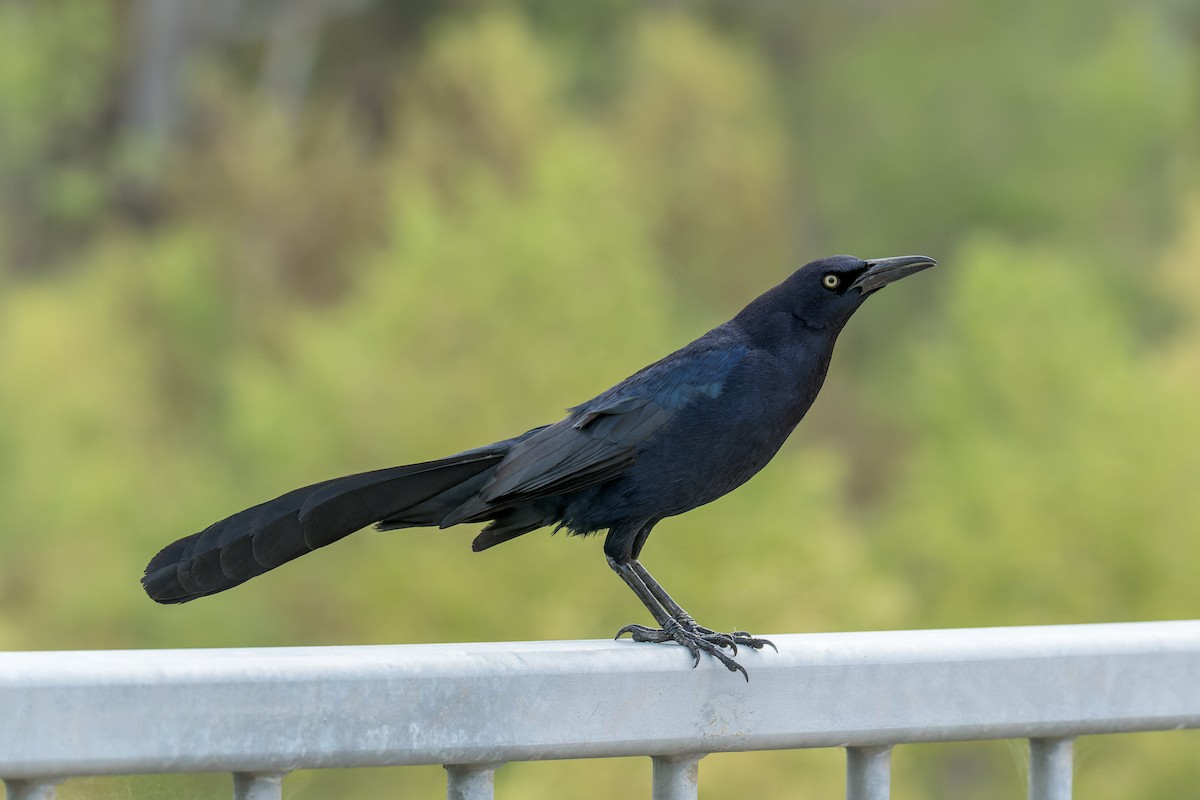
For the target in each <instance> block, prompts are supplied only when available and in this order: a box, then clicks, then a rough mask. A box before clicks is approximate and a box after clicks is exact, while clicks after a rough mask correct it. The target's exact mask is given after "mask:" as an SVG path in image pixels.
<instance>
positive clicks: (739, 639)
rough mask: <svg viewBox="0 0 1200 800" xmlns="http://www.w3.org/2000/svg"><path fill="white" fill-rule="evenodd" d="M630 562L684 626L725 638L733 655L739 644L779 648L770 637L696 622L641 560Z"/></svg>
mask: <svg viewBox="0 0 1200 800" xmlns="http://www.w3.org/2000/svg"><path fill="white" fill-rule="evenodd" d="M630 564H631V566H632V567H633V571H634V573H635V574H636V575H637V576H638V577H639V578H641V580H642V583H644V584H645V585H646V588H647V589H649V590H650V594H652V595H654V599H655V600H657V601H658V602H659V603H660V604H661V605H662V607H663V609H664V610H665V611H666V612H667V613H668V614H670V615H671V617H672V618H673V619H674V620H675V621H676V622H678V623H679V624H680V625H682V626H683V627H684V628H687V629H689V630H692V631H695V632H696V633H700V634H703V635H705V636H712V637H716V638H719V639H723V640H725V641H726V642H727V644H728V646H729V647H732V648H733V653H734V655H737V646H738V645H741V646H742V647H752V648H754V649H755V650H761V649H762V648H763V647H766V646H767V645H770V646H771V649H772V650H774V651H775V652H776V653H778V652H779V648H778V647H776V646H775V643H774V642H772V641H771V640H770V639H759V638H756V637H754V636H751V635H750V633H749V632H747V631H732V632H731V633H718V632H716V631H714V630H711V629H709V628H705V627H704V626H703V625H700V624H698V623H697V622H696V620H694V619H693V618H692V615H691V614H689V613H687V612H686V611H684V610H683V608H682V607H681V606H680V605H679V603H676V602H675V601H674V600H673V599H672V598H671V595H669V594H667V590H666V589H664V588H663V587H662V584H661V583H659V582H658V581H656V580H655V579H654V576H653V575H651V574H650V572H649V570H647V569H646V568H645V567H643V566H642V562H640V561H638V560H637V559H636V558H635V559H633V561H631V562H630Z"/></svg>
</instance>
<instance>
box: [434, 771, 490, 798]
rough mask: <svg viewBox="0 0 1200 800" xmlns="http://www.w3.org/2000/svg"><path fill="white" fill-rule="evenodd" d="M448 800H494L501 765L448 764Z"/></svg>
mask: <svg viewBox="0 0 1200 800" xmlns="http://www.w3.org/2000/svg"><path fill="white" fill-rule="evenodd" d="M445 766H446V800H492V798H493V797H495V796H496V767H498V766H500V765H499V764H446V765H445Z"/></svg>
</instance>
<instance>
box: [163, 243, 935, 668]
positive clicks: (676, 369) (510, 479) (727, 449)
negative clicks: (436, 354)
mask: <svg viewBox="0 0 1200 800" xmlns="http://www.w3.org/2000/svg"><path fill="white" fill-rule="evenodd" d="M935 264H936V262H935V261H934V260H933V259H931V258H927V257H925V256H901V257H898V258H880V259H871V260H867V261H863V260H860V259H858V258H854V257H853V256H832V257H830V258H823V259H820V260H818V261H813V262H811V263H809V264H806V265H805V266H803V267H801V268H800V269H799V270H797V271H796V272H794V273H793V274H792V275H791V276H790V277H789V278H787V279H786V280H785V281H783V283H781V284H779V285H778V286H776V287H774V288H773V289H770V290H768V291H767V292H766V293H765V294H763V295H761V296H760V297H758V298H756V299H755V300H753V301H752V302H751V303H750V304H749V305H748V306H746V307H745V308H744V309H742V311H741V312H740V313H739V314H738V315H737V316H735V317H734V318H733V319H731V320H730V321H728V322H726V323H724V324H721V325H718V326H717V327H716V328H713V329H712V330H711V331H709V332H708V333H706V334H704V335H703V336H701V337H700V338H699V339H696V340H695V341H694V342H692V343H691V344H688V345H686V346H685V347H683V348H682V349H680V350H677V351H675V352H674V353H672V354H670V355H669V356H667V357H666V358H663V359H662V360H660V361H656V362H655V363H653V364H651V365H650V366H648V367H646V368H645V369H642V370H641V371H639V372H636V373H634V374H633V375H632V376H630V377H629V378H626V379H625V380H624V381H621V382H620V383H618V384H617V385H616V386H614V387H612V388H611V389H609V390H607V391H605V392H602V393H601V394H599V395H597V396H596V397H594V398H592V399H591V400H588V401H587V402H585V403H581V404H580V405H577V406H575V407H574V408H572V409H570V410H569V413H568V414H567V416H566V418H565V419H562V420H560V421H558V422H556V423H554V424H552V425H546V426H543V427H540V428H534V429H533V430H531V431H528V432H526V433H523V434H521V435H520V436H517V437H515V438H512V439H505V440H504V441H501V442H496V443H495V444H489V445H486V446H484V447H479V448H476V449H474V450H467V451H465V452H462V453H458V454H457V455H452V456H449V457H447V458H443V459H439V460H437V461H427V462H424V463H421V464H410V465H407V466H400V467H391V468H389V469H380V470H375V471H373V472H363V473H360V474H357V475H349V476H346V477H342V478H334V479H332V480H327V481H322V482H321V483H315V484H313V485H311V486H305V487H304V488H302V489H295V490H293V491H291V492H288V493H287V494H285V495H283V496H281V497H277V498H275V499H274V500H270V501H267V502H266V503H263V504H261V505H257V506H254V507H253V508H249V509H246V510H245V511H241V512H238V513H237V514H234V515H233V516H231V517H229V518H227V519H224V520H221V521H220V522H216V523H213V524H212V525H210V526H209V527H207V528H205V529H204V530H202V531H200V532H199V533H195V534H192V535H191V536H188V537H185V538H183V539H180V540H178V541H177V542H174V543H173V544H170V545H167V547H166V548H164V549H163V550H162V551H161V552H160V553H159V554H158V555H156V556H155V557H154V558H153V559H152V560H151V561H150V564H149V565H148V566H147V567H146V573H145V576H144V577H143V578H142V585H143V586H144V587H145V590H146V593H147V594H149V595H150V597H151V598H153V599H154V600H156V601H158V602H160V603H183V602H187V601H188V600H193V599H195V598H197V597H203V596H205V595H210V594H214V593H216V592H222V591H224V590H226V589H229V588H232V587H234V586H237V585H238V584H240V583H242V582H244V581H247V580H249V579H250V578H253V577H255V576H257V575H261V574H263V573H264V572H267V571H268V570H271V569H274V568H275V567H278V566H279V565H281V564H283V563H285V562H287V561H290V560H292V559H293V558H298V557H299V556H302V555H304V554H305V553H308V552H309V551H311V550H315V549H317V548H318V547H324V546H325V545H327V544H331V543H333V542H335V541H337V540H338V539H341V538H342V537H344V536H347V535H348V534H351V533H353V532H355V531H357V530H359V529H361V528H364V527H366V526H367V525H370V524H372V523H374V524H375V526H376V527H377V528H379V529H380V530H393V529H396V528H410V527H423V526H437V527H439V528H448V527H450V526H451V525H458V524H459V523H480V522H486V523H488V524H487V526H486V527H485V528H484V529H483V531H482V532H481V533H479V535H478V536H476V537H475V540H474V542H473V543H472V549H473V550H475V551H479V550H486V549H488V548H489V547H492V546H493V545H497V544H500V543H502V542H507V541H508V540H509V539H513V538H515V537H517V536H520V535H521V534H524V533H528V532H530V531H532V530H535V529H537V528H542V527H545V526H547V525H557V526H558V527H559V528H565V529H566V530H567V531H569V532H570V533H572V534H588V533H594V532H597V531H602V530H607V531H608V535H607V537H606V538H605V540H604V554H605V555H606V556H607V557H608V564H609V566H610V567H612V569H613V571H615V572H616V573H617V574H618V575H619V576H620V577H621V580H623V581H625V583H626V584H628V586H629V588H630V589H632V590H633V591H634V593H635V594H636V595H637V596H638V599H639V600H641V601H642V603H644V604H645V606H646V608H647V609H648V610H649V611H650V614H651V615H652V616H653V617H654V621H655V622H656V623H657V624H658V626H659V627H657V628H650V627H646V626H644V625H626V626H625V627H624V628H622V629H621V630H620V631H618V633H617V636H618V637H620V636H621V635H622V634H625V633H629V634H631V635H632V637H633V638H634V639H635V640H637V641H639V642H677V643H679V644H681V645H683V646H684V647H686V648H687V649H688V650H689V651H690V652H691V654H692V657H693V666H695V665H696V664H698V663H699V661H700V653H701V652H702V651H703V652H705V653H708V654H709V655H711V656H713V657H714V658H716V659H718V660H719V661H720V662H721V663H722V664H724V665H725V666H726V667H727V668H728V669H729V670H731V671H740V672H741V673H742V675H743V676H746V670H745V669H744V668H743V667H742V666H741V665H740V664H738V663H737V662H736V661H735V660H734V659H733V657H732V656H734V655H736V654H737V647H738V646H739V645H741V646H745V647H752V648H756V649H758V648H762V647H763V646H764V645H768V644H770V642H768V641H767V640H765V639H758V638H755V637H753V636H751V635H750V634H749V633H747V632H745V631H735V632H733V633H717V632H716V631H713V630H710V629H708V628H704V627H701V626H700V625H698V624H697V623H696V621H695V620H694V619H692V617H691V616H689V615H688V614H687V612H685V611H684V610H683V609H682V608H681V607H680V606H679V604H678V603H676V602H675V601H674V600H673V599H671V597H670V595H668V594H667V593H666V591H665V590H664V589H663V588H662V586H660V585H659V583H658V582H657V581H656V580H654V578H653V577H651V575H650V573H649V572H647V571H646V568H645V567H643V566H642V565H641V563H640V562H639V561H638V554H639V553H640V552H641V550H642V546H643V545H645V543H646V538H647V537H648V536H649V535H650V531H651V529H652V528H653V527H654V526H655V524H656V523H658V522H659V521H660V520H662V519H663V518H665V517H671V516H675V515H676V514H682V513H683V512H685V511H689V510H691V509H693V508H696V507H697V506H700V505H703V504H705V503H708V502H710V501H712V500H715V499H717V498H718V497H720V496H721V495H723V494H725V493H727V492H729V491H731V490H733V489H735V488H737V487H738V486H740V485H741V484H742V483H744V482H745V481H746V480H748V479H749V478H750V477H751V476H752V475H754V473H756V472H758V471H759V470H760V469H762V468H763V467H764V466H765V465H766V463H767V462H768V461H770V460H771V458H772V457H773V456H774V455H775V453H776V452H777V451H778V450H779V448H780V446H781V445H782V444H783V442H784V440H785V439H787V437H788V434H790V433H791V432H792V429H793V428H795V427H796V424H797V423H799V422H800V420H801V418H802V417H803V416H804V414H805V412H807V411H808V409H809V406H811V405H812V403H813V400H814V399H815V398H816V396H817V392H818V391H820V389H821V384H822V382H823V381H824V380H825V374H826V372H827V371H828V369H829V361H830V358H831V357H832V355H833V346H834V342H835V341H836V340H837V336H838V334H839V333H840V332H841V330H842V328H843V327H844V326H845V324H846V322H847V321H848V320H849V319H850V316H851V315H852V314H853V313H854V312H855V311H856V310H857V309H858V307H859V306H861V305H862V304H863V301H865V300H866V299H867V297H869V296H870V295H871V294H873V293H875V292H876V291H878V290H879V289H881V288H882V287H884V286H886V285H887V284H889V283H892V282H893V281H896V280H898V279H900V278H903V277H904V276H906V275H911V274H913V273H915V272H918V271H920V270H923V269H926V268H927V267H932V266H934V265H935ZM772 646H773V645H772ZM726 650H728V651H729V652H726Z"/></svg>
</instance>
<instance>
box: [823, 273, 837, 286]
mask: <svg viewBox="0 0 1200 800" xmlns="http://www.w3.org/2000/svg"><path fill="white" fill-rule="evenodd" d="M841 283H842V279H841V278H839V277H838V276H837V275H834V274H833V273H832V272H831V273H829V274H828V275H826V276H825V277H824V278H821V284H822V285H823V286H824V287H825V288H826V289H836V288H837V287H838V286H840V285H841Z"/></svg>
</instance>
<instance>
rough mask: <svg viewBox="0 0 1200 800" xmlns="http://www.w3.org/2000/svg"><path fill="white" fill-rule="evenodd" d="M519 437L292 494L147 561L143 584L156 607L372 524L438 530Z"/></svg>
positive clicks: (219, 588) (232, 582)
mask: <svg viewBox="0 0 1200 800" xmlns="http://www.w3.org/2000/svg"><path fill="white" fill-rule="evenodd" d="M530 433H532V431H530ZM528 435H529V434H528V433H527V434H525V436H528ZM522 438H524V436H521V437H517V439H509V440H506V441H503V442H497V443H496V444H493V445H488V446H487V447H481V448H479V449H477V450H469V451H467V452H465V453H459V454H458V455H454V456H450V457H449V458H444V459H442V460H440V461H428V462H425V463H423V464H411V465H408V466H403V467H391V468H389V469H381V470H376V471H374V472H363V473H359V474H357V475H348V476H346V477H344V478H334V479H333V480H328V481H323V482H321V483H314V484H313V485H311V486H305V487H304V488H302V489H295V490H293V491H291V492H288V493H287V494H285V495H283V496H281V497H277V498H275V499H274V500H269V501H267V502H266V503H262V504H261V505H257V506H254V507H253V508H248V509H246V510H245V511H240V512H238V513H237V514H234V515H233V516H231V517H228V518H227V519H223V520H221V521H220V522H215V523H213V524H212V525H210V526H208V527H207V528H205V529H204V530H202V531H200V532H199V533H194V534H192V535H191V536H187V537H184V538H183V539H180V540H179V541H177V542H174V543H172V544H169V545H167V546H166V547H165V548H163V549H162V551H161V552H159V554H158V555H156V556H155V557H154V558H152V559H151V560H150V563H149V565H147V567H146V574H145V575H144V576H143V577H142V586H143V587H144V588H145V590H146V594H148V595H150V597H151V599H153V600H155V601H157V602H159V603H186V602H187V601H188V600H194V599H196V598H197V597H204V596H205V595H210V594H215V593H217V592H223V591H225V590H226V589H230V588H232V587H234V586H237V585H238V584H240V583H244V582H245V581H248V580H250V579H251V578H253V577H256V576H258V575H262V574H263V573H264V572H267V571H268V570H272V569H275V567H278V566H279V565H281V564H284V563H286V562H288V561H291V560H292V559H294V558H299V557H300V556H302V555H304V554H305V553H309V552H311V551H313V550H315V549H317V548H318V547H324V546H325V545H327V544H332V543H333V542H336V541H337V540H338V539H341V538H343V537H345V536H348V535H350V534H351V533H354V532H355V531H357V530H359V529H361V528H365V527H366V526H368V525H370V524H371V523H373V522H381V523H383V524H382V525H381V527H385V528H399V527H412V526H421V525H437V524H438V523H439V522H440V521H441V519H442V518H443V517H445V516H446V515H447V514H448V513H449V512H450V511H451V510H453V509H455V508H457V507H458V506H459V505H461V504H462V503H464V502H466V500H467V499H468V498H470V497H471V496H472V495H474V494H475V493H476V492H478V491H479V489H480V488H481V487H482V486H483V484H484V483H485V482H486V481H487V479H488V477H489V476H490V475H491V473H492V471H493V470H494V469H495V467H496V465H497V464H498V463H499V462H500V461H501V459H503V458H504V455H505V453H507V452H508V449H509V447H511V446H512V444H513V443H514V442H516V441H519V440H520V439H522ZM543 524H544V523H543Z"/></svg>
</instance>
